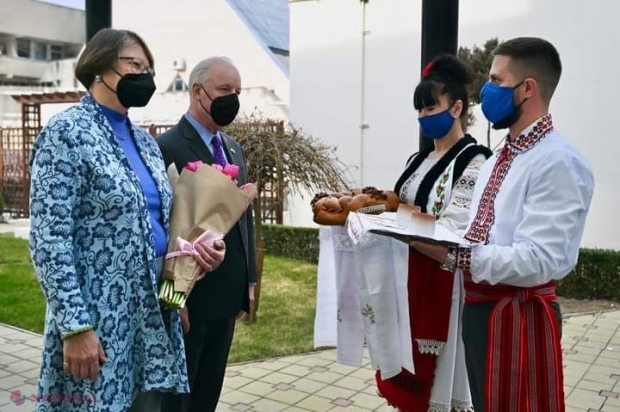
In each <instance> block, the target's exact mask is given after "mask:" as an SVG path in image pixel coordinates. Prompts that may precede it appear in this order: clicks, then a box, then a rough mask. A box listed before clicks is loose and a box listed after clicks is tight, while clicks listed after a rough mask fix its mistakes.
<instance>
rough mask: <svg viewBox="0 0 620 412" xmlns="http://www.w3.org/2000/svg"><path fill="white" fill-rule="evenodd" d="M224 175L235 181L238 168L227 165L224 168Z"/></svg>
mask: <svg viewBox="0 0 620 412" xmlns="http://www.w3.org/2000/svg"><path fill="white" fill-rule="evenodd" d="M224 174H225V175H227V176H230V178H231V179H233V180H234V179H236V178H237V176H238V175H239V166H237V165H231V164H228V165H226V166H224Z"/></svg>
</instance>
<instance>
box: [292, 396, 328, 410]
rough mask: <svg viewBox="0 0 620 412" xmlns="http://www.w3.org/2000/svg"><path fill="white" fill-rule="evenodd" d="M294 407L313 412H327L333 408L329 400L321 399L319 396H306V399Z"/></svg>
mask: <svg viewBox="0 0 620 412" xmlns="http://www.w3.org/2000/svg"><path fill="white" fill-rule="evenodd" d="M295 406H297V407H298V408H303V409H307V410H310V411H313V412H325V411H329V410H330V409H332V408H333V407H334V405H333V404H332V403H331V401H330V400H329V399H326V398H321V397H320V396H315V395H311V396H308V397H307V398H306V399H303V400H302V401H300V402H299V403H298V404H297V405H295Z"/></svg>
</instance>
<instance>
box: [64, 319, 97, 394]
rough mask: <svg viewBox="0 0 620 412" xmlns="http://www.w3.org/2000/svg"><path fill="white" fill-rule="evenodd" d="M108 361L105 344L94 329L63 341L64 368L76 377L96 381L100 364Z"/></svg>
mask: <svg viewBox="0 0 620 412" xmlns="http://www.w3.org/2000/svg"><path fill="white" fill-rule="evenodd" d="M107 361H108V359H107V358H106V356H105V352H104V350H103V346H101V342H100V341H99V338H98V337H97V335H96V334H95V332H94V331H92V330H89V331H86V332H82V333H79V334H77V335H75V336H71V337H69V338H66V339H65V340H64V341H63V369H64V371H65V372H66V373H70V374H71V375H73V376H75V377H76V378H79V379H87V378H90V380H91V381H93V382H94V381H96V380H97V375H99V365H100V364H103V363H106V362H107Z"/></svg>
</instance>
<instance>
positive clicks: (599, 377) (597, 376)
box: [583, 372, 616, 384]
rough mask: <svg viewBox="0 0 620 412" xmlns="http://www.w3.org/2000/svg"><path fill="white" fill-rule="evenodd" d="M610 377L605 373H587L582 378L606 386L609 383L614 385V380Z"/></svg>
mask: <svg viewBox="0 0 620 412" xmlns="http://www.w3.org/2000/svg"><path fill="white" fill-rule="evenodd" d="M611 376H612V375H609V374H606V373H596V372H587V373H586V374H585V375H584V376H583V379H584V380H588V381H593V382H600V383H604V384H607V383H609V382H611V383H614V382H615V381H616V380H615V379H613V378H612V377H611Z"/></svg>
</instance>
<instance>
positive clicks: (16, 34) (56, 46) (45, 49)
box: [0, 0, 86, 126]
mask: <svg viewBox="0 0 620 412" xmlns="http://www.w3.org/2000/svg"><path fill="white" fill-rule="evenodd" d="M85 37H86V34H85V15H84V11H83V10H76V9H73V8H68V7H62V6H57V5H52V4H48V3H44V2H41V1H37V0H2V12H1V14H0V126H16V125H19V124H20V118H21V110H20V107H19V105H18V104H17V103H16V102H15V101H14V100H13V99H12V98H11V97H10V95H12V94H29V93H32V92H39V93H40V92H56V91H72V90H76V89H77V87H78V85H77V83H76V82H75V80H74V76H73V67H74V62H75V57H76V56H77V55H78V54H79V52H80V49H81V48H82V45H83V43H84V39H85Z"/></svg>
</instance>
